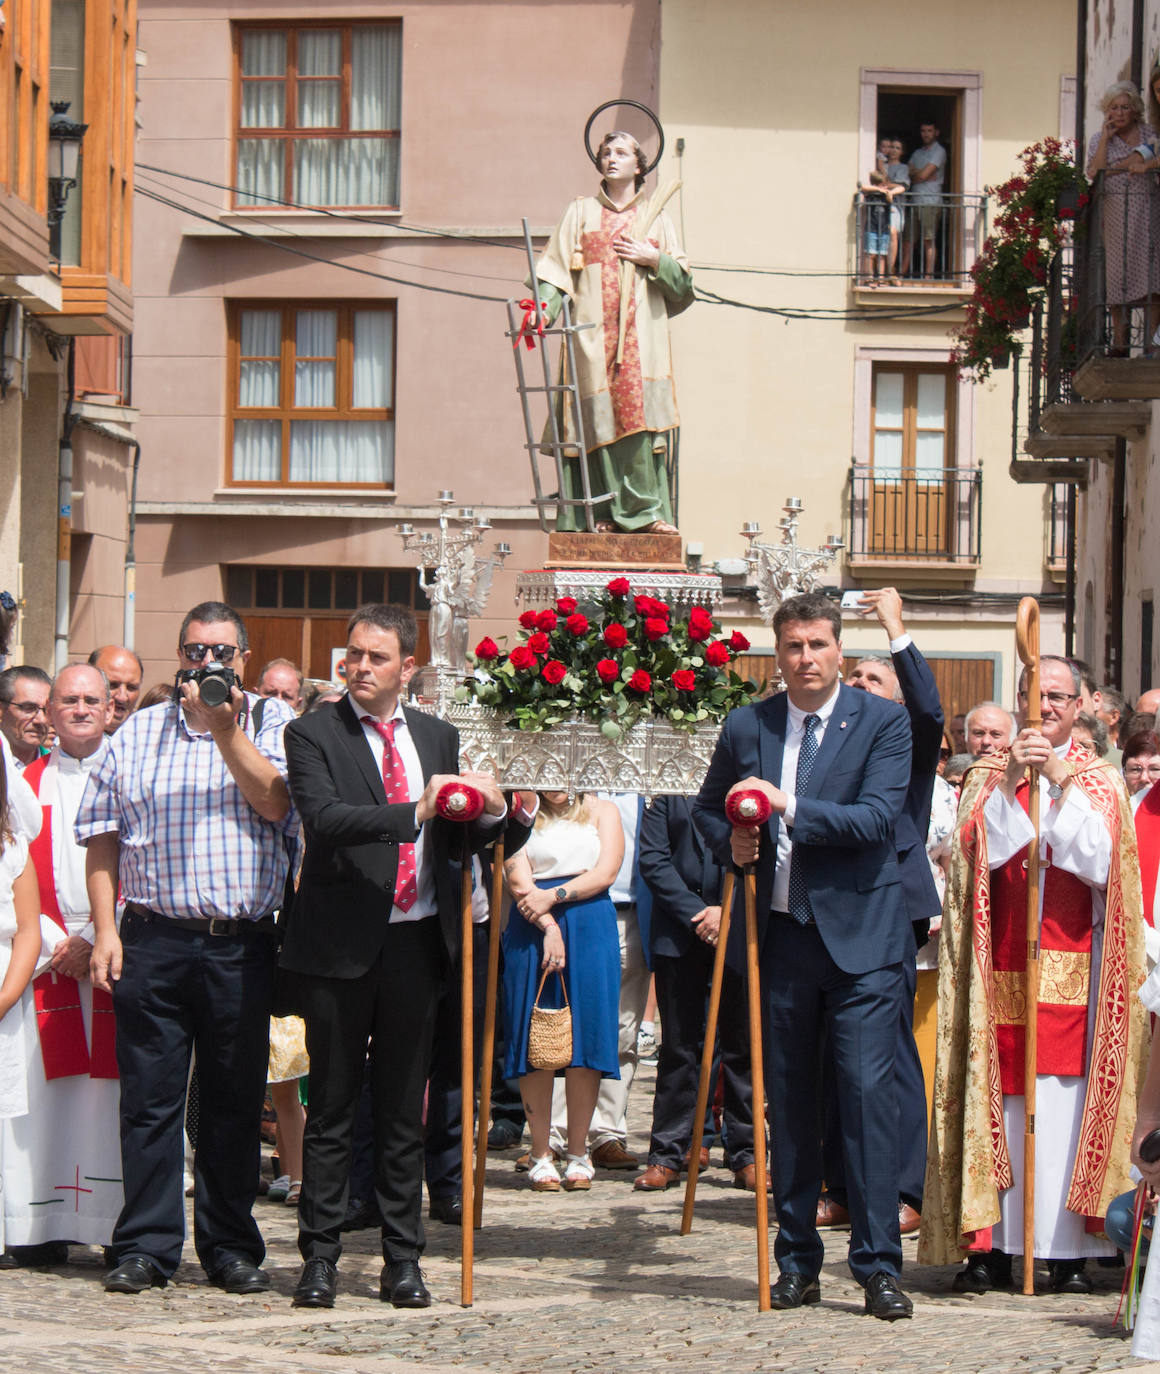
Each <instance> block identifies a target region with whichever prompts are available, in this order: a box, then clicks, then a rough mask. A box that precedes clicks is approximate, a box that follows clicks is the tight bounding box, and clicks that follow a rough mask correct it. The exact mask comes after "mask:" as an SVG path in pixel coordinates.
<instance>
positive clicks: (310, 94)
mask: <svg viewBox="0 0 1160 1374" xmlns="http://www.w3.org/2000/svg"><path fill="white" fill-rule="evenodd" d="M298 75H299V76H304V77H320V76H330V77H334V78H336V79H335V80H333V81H300V82H299V83H298V120H297V123H298V127H299V128H300V129H336V128H338V126H339V125H340V124H341V123H342V79H341V78H342V34H341V33H340V32H339V31H338V30H337V29H300V30H299V32H298Z"/></svg>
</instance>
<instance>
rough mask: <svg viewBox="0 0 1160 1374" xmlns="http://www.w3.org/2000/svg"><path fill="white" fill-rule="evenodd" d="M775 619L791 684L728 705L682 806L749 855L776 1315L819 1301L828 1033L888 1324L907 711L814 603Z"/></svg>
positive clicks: (864, 1238)
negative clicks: (757, 822)
mask: <svg viewBox="0 0 1160 1374" xmlns="http://www.w3.org/2000/svg"><path fill="white" fill-rule="evenodd" d="M773 629H774V636H775V639H776V643H777V657H778V667H779V669H780V671H781V675H782V678H783V680H784V682H785V685H786V690H785V691H784V692H781V693H779V694H778V695H777V696H774V697H771V698H770V699H769V700H767V701H763V702H760V703H758V704H757V705H755V706H743V707H741V708H740V709H739V710H736V711H734V712H732V713H731V714H730V716H729V717H728V718H727V720H726V721H725V726H724V728H723V729H722V731H721V738H720V739H719V741H718V743H717V748H716V750H715V751H714V754H713V760H712V762H711V763H710V765H709V772H708V774H707V775H706V778H705V782H704V784H703V785H702V787H701V791H700V793H699V795H698V797H697V800H696V803H695V804H694V808H693V810H694V814H695V816H696V818H697V823H698V825H699V826H700V827H701V831H702V833H703V834H704V835H705V837H706V838H707V840H708V841H709V844H710V845H711V847H712V849H713V851H714V853H715V854H716V855H717V857H718V859H719V860H721V862H723V863H724V862H728V861H729V859H730V858H732V859H733V861H734V862H735V863H737V864H741V865H745V864H749V863H755V864H756V872H757V920H758V939H759V947H760V960H761V983H762V997H763V1011H764V1021H765V1039H766V1086H767V1092H768V1095H769V1104H770V1120H771V1123H772V1132H773V1136H772V1148H771V1160H772V1162H771V1174H772V1179H773V1191H774V1199H775V1202H776V1205H777V1214H778V1221H779V1223H780V1224H779V1229H778V1235H777V1241H776V1244H775V1249H774V1254H775V1256H776V1258H777V1262H778V1267H779V1268H780V1270H781V1274H780V1277H779V1278H778V1280H777V1282H776V1283H775V1284H774V1285H773V1288H772V1291H771V1295H770V1296H771V1301H772V1304H773V1306H774V1307H775V1308H779V1309H784V1308H794V1307H800V1306H802V1304H803V1303H815V1302H818V1301H819V1300H820V1298H821V1289H820V1286H819V1283H818V1274H819V1272H820V1270H821V1266H822V1259H823V1256H824V1247H823V1245H822V1240H821V1237H820V1236H819V1234H818V1230H817V1226H816V1223H815V1216H816V1209H817V1199H818V1192H819V1190H820V1188H821V1181H822V1159H821V1148H820V1142H819V1139H818V1135H819V1095H820V1078H821V1075H820V1055H821V1047H822V1040H823V1035H824V1036H825V1037H826V1038H828V1040H829V1042H830V1044H831V1046H832V1050H833V1057H834V1071H835V1075H836V1078H837V1084H838V1092H839V1095H840V1098H841V1102H842V1137H843V1141H844V1145H845V1154H846V1173H847V1186H848V1190H849V1198H850V1222H851V1231H852V1234H851V1241H850V1254H849V1264H850V1270H851V1272H852V1273H853V1275H854V1277H855V1278H856V1279H857V1280H858V1281H859V1282H860V1283H861V1284H862V1285H863V1286H864V1288H865V1290H866V1310H867V1312H869V1313H870V1314H871V1315H873V1316H875V1317H880V1318H882V1319H883V1320H887V1321H893V1320H896V1319H897V1318H899V1317H909V1316H910V1315H911V1310H912V1307H911V1303H910V1300H909V1298H907V1297H906V1295H905V1294H904V1293H903V1292H902V1291H901V1289H900V1288H899V1286H898V1276H899V1273H900V1272H901V1268H902V1243H901V1239H900V1236H899V1231H898V1151H897V1148H896V1143H895V1135H896V1132H897V1129H898V1114H897V1110H896V1107H895V1092H894V1057H895V1048H896V1045H897V1041H898V1019H899V1016H900V1015H901V1014H902V1013H901V1004H902V1001H903V999H904V998H905V996H906V975H905V968H904V965H905V963H906V961H907V960H913V958H914V934H913V932H912V930H911V925H910V919H909V915H908V912H907V909H906V902H905V899H904V896H903V891H902V882H901V878H900V875H899V868H898V855H897V850H896V846H895V838H894V826H895V822H896V821H897V819H898V817H899V815H900V814H901V812H902V808H903V804H904V802H905V800H906V790H907V786H908V783H909V781H910V762H911V742H910V721H909V719H908V717H907V715H906V712H905V711H904V710H902V709H901V707H899V706H898V705H896V704H895V703H893V702H889V701H883V700H882V699H881V698H879V697H875V696H871V695H869V694H868V693H866V692H855V691H854V690H852V689H851V688H849V687H846V686H844V685H843V684H842V682H841V680H840V672H841V665H842V645H841V629H842V620H841V615H840V614H839V612H838V609H837V607H836V606H834V604H833V603H832V602H831V601H829V600H828V599H827V598H826V597H824V596H822V595H821V594H820V593H809V594H807V595H804V596H795V597H791V598H790V599H789V600H787V601H785V602H783V603H782V605H781V606H780V607H779V608H778V611H777V614H776V615H775V616H774V621H773ZM735 788H746V789H749V788H752V789H755V790H759V791H761V792H763V793H764V794H765V796H766V797H767V798H768V800H769V803H770V806H771V808H772V815H771V817H770V819H769V821H768V822H767V823H766V825H765V826H763V827H761V829H760V830H754V829H740V828H739V829H736V830H735V829H734V828H733V827H732V826H731V825H730V823H729V821H728V819H727V817H726V815H725V801H726V798H727V797H728V795H729V793H730V792H731V791H733V790H734V789H735ZM741 886H742V885H741V884H739V885H738V888H739V893H738V903H737V906H736V908H735V911H734V915H733V919H734V921H735V922H736V930H737V934H738V940H737V942H736V947H737V948H738V949H739V947H740V944H741V937H742V932H743V929H744V906H743V903H742V901H741V892H740V889H741ZM730 944H731V946H732V945H734V941H733V939H732V937H731V939H730ZM734 957H735V956H734Z"/></svg>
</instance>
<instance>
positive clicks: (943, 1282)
mask: <svg viewBox="0 0 1160 1374" xmlns="http://www.w3.org/2000/svg"><path fill="white" fill-rule="evenodd" d="M654 1072H655V1071H654V1070H652V1069H642V1070H641V1073H640V1076H639V1077H638V1081H637V1087H636V1088H635V1089H634V1094H633V1097H634V1101H633V1107H632V1113H631V1116H630V1128H631V1133H630V1142H629V1143H630V1146H631V1147H634V1148H637V1149H638V1150H640V1151H641V1152H643V1151H644V1149H645V1146H646V1143H647V1127H648V1117H649V1112H650V1110H651V1101H652V1085H653V1076H654ZM515 1154H516V1151H508V1152H507V1153H505V1154H502V1155H495V1154H493V1155H489V1157H488V1192H487V1196H486V1206H485V1211H484V1229H483V1230H482V1231H481V1232H477V1234H476V1266H475V1305H474V1307H472V1308H470V1309H464V1308H462V1307H460V1306H459V1301H458V1300H459V1264H458V1255H459V1251H458V1232H457V1231H454V1230H452V1229H451V1228H449V1227H446V1226H442V1225H439V1224H436V1223H432V1224H431V1225H430V1226H429V1231H428V1249H427V1253H426V1256H425V1258H424V1269H425V1272H426V1274H427V1281H428V1284H429V1285H430V1287H431V1290H432V1293H433V1295H434V1299H435V1301H434V1304H433V1306H432V1307H431V1308H430V1309H429V1310H427V1311H421V1312H415V1311H406V1312H404V1311H396V1310H395V1309H393V1308H391V1307H390V1306H388V1305H385V1304H383V1303H381V1302H379V1301H378V1276H379V1267H380V1263H381V1261H380V1257H379V1255H378V1253H377V1247H376V1243H375V1241H376V1237H375V1235H374V1233H372V1232H366V1231H364V1232H359V1233H357V1234H355V1235H354V1236H351V1237H349V1238H348V1239H349V1242H350V1243H349V1246H348V1248H347V1251H346V1253H345V1254H344V1255H343V1259H342V1263H341V1266H340V1291H339V1302H338V1306H337V1307H336V1308H335V1309H334V1311H333V1312H318V1313H303V1312H295V1311H294V1310H293V1309H292V1308H291V1306H290V1293H291V1291H292V1289H293V1287H294V1283H295V1281H296V1279H297V1276H298V1269H299V1261H298V1253H297V1250H296V1247H295V1226H294V1212H293V1209H291V1208H287V1207H285V1206H283V1205H282V1204H274V1203H267V1202H265V1201H263V1200H259V1202H258V1205H257V1213H258V1217H259V1221H260V1224H261V1226H262V1230H263V1232H264V1234H265V1236H266V1241H267V1244H268V1246H269V1256H268V1259H267V1268H268V1269H269V1270H270V1273H271V1275H272V1277H273V1281H274V1287H273V1290H272V1291H271V1292H270V1293H268V1294H264V1295H262V1296H261V1297H249V1298H246V1297H232V1296H230V1295H228V1294H225V1293H221V1292H219V1291H218V1290H217V1289H214V1288H210V1287H208V1286H207V1284H206V1281H205V1276H204V1275H203V1274H202V1272H201V1270H200V1268H198V1266H197V1265H196V1263H186V1264H183V1265H182V1267H181V1269H180V1270H179V1271H178V1274H177V1277H176V1280H175V1281H174V1282H173V1283H171V1284H170V1285H169V1287H168V1288H165V1289H163V1290H156V1289H155V1290H153V1291H151V1292H149V1293H145V1294H142V1295H140V1296H138V1297H124V1296H113V1295H106V1294H105V1293H104V1291H103V1290H102V1288H101V1283H100V1280H101V1276H102V1273H103V1268H102V1265H101V1256H100V1252H99V1251H98V1250H96V1249H87V1248H82V1247H74V1249H73V1262H72V1263H71V1264H70V1265H69V1266H68V1267H67V1268H63V1269H58V1270H51V1271H46V1270H17V1271H6V1272H0V1370H9V1369H11V1370H20V1371H22V1372H23V1374H42V1371H43V1372H44V1374H48V1372H49V1371H51V1374H60V1372H61V1371H65V1370H67V1371H68V1374H98V1371H99V1374H112V1372H113V1371H118V1372H119V1374H132V1372H133V1371H144V1370H148V1371H151V1372H152V1371H156V1370H162V1369H165V1368H166V1367H170V1368H172V1369H174V1370H179V1371H180V1374H202V1371H211V1370H212V1371H215V1372H216V1374H231V1372H232V1371H234V1370H237V1371H246V1374H262V1372H263V1371H266V1370H280V1371H285V1372H288V1371H319V1370H325V1371H334V1370H335V1369H336V1368H338V1369H341V1370H344V1371H350V1372H351V1374H362V1371H367V1374H371V1371H373V1372H374V1374H392V1372H393V1371H409V1372H411V1374H418V1371H419V1369H420V1368H421V1369H422V1371H423V1374H444V1372H445V1371H451V1370H456V1371H465V1370H480V1371H489V1372H490V1371H502V1372H503V1374H537V1372H538V1371H541V1370H546V1369H551V1370H553V1371H557V1372H558V1374H580V1372H581V1371H593V1372H594V1374H611V1371H621V1370H626V1371H633V1372H634V1374H637V1372H640V1374H645V1372H647V1371H654V1370H658V1371H659V1370H671V1369H674V1368H681V1369H685V1370H693V1369H695V1368H696V1367H697V1366H698V1365H699V1364H700V1363H701V1362H702V1361H709V1360H713V1361H714V1362H716V1363H718V1364H721V1363H722V1362H723V1363H724V1364H725V1366H727V1368H728V1369H729V1371H730V1374H748V1372H749V1371H758V1370H760V1371H771V1372H772V1371H778V1370H793V1371H795V1374H809V1371H814V1370H818V1371H821V1370H825V1371H828V1374H843V1372H844V1371H855V1370H857V1371H878V1370H883V1371H886V1370H889V1371H896V1372H897V1374H905V1372H906V1371H911V1370H913V1371H919V1370H921V1371H923V1372H924V1374H929V1371H935V1370H944V1369H946V1370H955V1371H957V1374H994V1372H995V1371H1020V1372H1021V1374H1046V1372H1047V1371H1057V1370H1058V1371H1067V1372H1068V1374H1073V1371H1074V1374H1079V1372H1080V1371H1087V1370H1100V1371H1107V1370H1118V1369H1132V1370H1148V1369H1153V1370H1157V1371H1160V1365H1145V1364H1143V1363H1140V1362H1137V1361H1134V1360H1133V1359H1132V1358H1131V1356H1130V1354H1129V1346H1128V1342H1127V1339H1126V1338H1125V1337H1124V1335H1123V1334H1122V1332H1121V1331H1120V1330H1119V1329H1118V1328H1116V1327H1114V1326H1113V1325H1112V1319H1113V1315H1114V1313H1115V1310H1116V1304H1117V1300H1118V1292H1119V1285H1120V1278H1121V1273H1122V1271H1120V1270H1109V1269H1097V1268H1095V1267H1094V1265H1093V1266H1090V1267H1091V1268H1092V1272H1093V1275H1094V1277H1095V1281H1096V1291H1095V1293H1094V1294H1092V1296H1090V1297H1086V1298H1075V1297H1054V1296H1050V1295H1041V1296H1036V1297H1033V1298H1024V1297H1022V1296H1021V1295H1011V1294H1003V1295H991V1294H989V1295H987V1296H984V1297H965V1296H959V1295H957V1294H953V1293H952V1292H951V1291H950V1284H951V1272H950V1271H947V1270H938V1269H920V1268H917V1267H916V1266H915V1265H914V1264H913V1263H911V1262H909V1261H908V1263H907V1264H906V1266H905V1270H904V1275H903V1280H904V1286H905V1287H906V1288H907V1289H908V1291H909V1292H910V1293H911V1295H912V1296H913V1298H914V1302H915V1313H914V1320H912V1321H909V1322H897V1323H893V1324H888V1323H885V1322H876V1321H873V1320H871V1319H870V1318H868V1317H866V1316H865V1315H864V1314H863V1312H862V1294H861V1289H860V1288H858V1287H857V1285H856V1284H855V1283H854V1282H853V1280H852V1279H851V1278H850V1275H849V1273H848V1271H847V1270H846V1266H845V1249H846V1244H847V1238H848V1233H847V1232H832V1233H830V1234H829V1235H828V1236H827V1238H826V1263H825V1269H824V1272H823V1274H822V1302H821V1304H820V1305H819V1306H817V1307H812V1308H808V1309H802V1310H801V1311H798V1312H791V1313H777V1312H770V1313H764V1314H762V1313H759V1312H758V1310H757V1296H756V1250H755V1242H754V1229H753V1199H752V1196H751V1195H750V1194H747V1193H741V1192H738V1191H736V1190H735V1189H733V1187H732V1186H731V1184H732V1178H731V1175H729V1174H728V1173H727V1172H726V1171H725V1170H724V1169H723V1168H721V1167H720V1164H719V1152H717V1151H714V1155H713V1160H714V1167H712V1168H711V1169H710V1170H709V1171H708V1172H707V1173H706V1174H704V1175H703V1176H702V1178H701V1180H700V1183H699V1185H698V1190H697V1212H696V1218H695V1222H694V1228H693V1233H692V1235H690V1236H688V1237H682V1236H681V1235H680V1234H679V1222H680V1212H681V1201H682V1196H683V1189H677V1188H671V1189H669V1191H668V1192H667V1193H662V1194H656V1195H649V1196H645V1195H642V1194H640V1193H634V1192H633V1191H632V1174H631V1173H623V1172H616V1173H609V1172H605V1171H601V1172H600V1173H598V1175H597V1180H596V1183H595V1185H594V1186H593V1189H592V1191H591V1192H589V1193H587V1194H585V1193H573V1194H569V1193H563V1192H561V1193H557V1194H532V1193H530V1192H529V1191H527V1188H526V1185H525V1183H524V1177H525V1176H524V1175H522V1174H516V1173H515V1172H514V1168H513V1161H514V1158H515ZM914 1244H915V1242H914V1241H913V1239H910V1240H907V1241H906V1242H905V1245H906V1247H907V1254H908V1256H912V1255H913V1254H914ZM189 1254H190V1256H191V1257H192V1249H190V1250H189ZM1041 1275H1043V1276H1044V1277H1045V1271H1044V1270H1041ZM1044 1286H1045V1285H1044Z"/></svg>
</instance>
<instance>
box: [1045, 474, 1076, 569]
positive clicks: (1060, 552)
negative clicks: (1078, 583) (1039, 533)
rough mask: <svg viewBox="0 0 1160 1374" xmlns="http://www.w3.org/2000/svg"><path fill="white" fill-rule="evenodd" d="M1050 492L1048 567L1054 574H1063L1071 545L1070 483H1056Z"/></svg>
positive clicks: (1049, 489) (1050, 488)
mask: <svg viewBox="0 0 1160 1374" xmlns="http://www.w3.org/2000/svg"><path fill="white" fill-rule="evenodd" d="M1048 491H1049V505H1048V513H1047V566H1048V568H1049V569H1050V570H1051V571H1052V572H1063V570H1064V569H1065V568H1066V567H1067V554H1068V548H1069V547H1070V544H1071V532H1070V520H1069V508H1068V483H1067V482H1055V483H1053V484H1052V486H1051V487H1049V488H1048Z"/></svg>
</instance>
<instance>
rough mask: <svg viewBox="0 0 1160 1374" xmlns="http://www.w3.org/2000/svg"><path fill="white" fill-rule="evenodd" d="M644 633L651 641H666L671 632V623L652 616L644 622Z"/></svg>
mask: <svg viewBox="0 0 1160 1374" xmlns="http://www.w3.org/2000/svg"><path fill="white" fill-rule="evenodd" d="M644 632H645V634H646V635H647V636H648V637H649V639H664V637H665V635H667V634H668V632H669V622H668V621H667V620H661V619H660V618H659V616H651V615H650V616H649V618H648V619H647V620H646V621H645V622H644Z"/></svg>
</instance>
